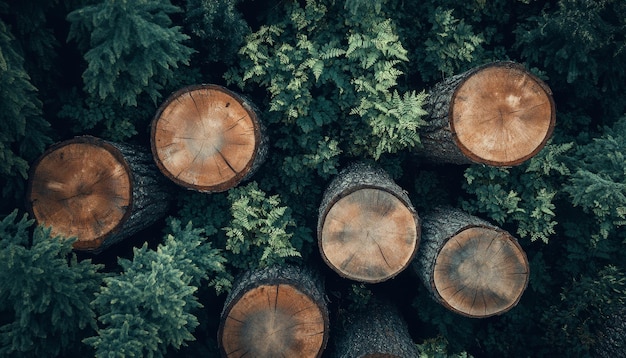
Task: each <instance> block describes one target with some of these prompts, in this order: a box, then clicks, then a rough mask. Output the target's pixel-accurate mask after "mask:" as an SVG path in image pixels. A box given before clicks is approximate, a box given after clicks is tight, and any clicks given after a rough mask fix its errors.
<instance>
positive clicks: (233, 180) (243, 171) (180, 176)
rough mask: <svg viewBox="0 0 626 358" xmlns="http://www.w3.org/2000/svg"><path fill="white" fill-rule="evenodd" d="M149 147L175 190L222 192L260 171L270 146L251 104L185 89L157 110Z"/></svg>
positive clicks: (230, 95) (220, 90)
mask: <svg viewBox="0 0 626 358" xmlns="http://www.w3.org/2000/svg"><path fill="white" fill-rule="evenodd" d="M151 146H152V153H153V156H154V160H155V162H156V164H157V166H158V167H159V169H160V170H161V172H163V174H164V175H165V176H167V177H168V178H169V179H171V180H172V181H173V182H175V183H176V184H178V185H180V186H183V187H185V188H188V189H193V190H197V191H201V192H221V191H225V190H228V189H230V188H232V187H234V186H236V185H237V184H239V183H240V182H241V181H243V180H246V179H248V178H249V177H250V176H251V175H252V174H253V173H254V172H255V171H256V170H257V169H258V168H259V166H260V165H261V164H262V163H263V161H264V160H265V157H266V154H267V149H268V141H267V137H266V135H265V130H264V126H263V124H262V122H261V120H260V118H259V116H258V111H257V110H256V109H255V107H254V106H253V104H252V103H251V102H249V101H247V100H245V99H244V98H243V97H241V96H239V95H238V94H236V93H234V92H231V91H229V90H228V89H226V88H224V87H221V86H217V85H208V84H207V85H194V86H189V87H185V88H183V89H181V90H179V91H177V92H175V93H173V94H172V95H171V96H170V97H169V98H168V99H167V100H166V101H165V102H164V103H163V104H162V105H161V106H160V107H159V109H158V111H157V113H156V115H155V118H154V119H153V121H152V125H151Z"/></svg>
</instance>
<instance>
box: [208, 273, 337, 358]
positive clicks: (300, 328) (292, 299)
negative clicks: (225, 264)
mask: <svg viewBox="0 0 626 358" xmlns="http://www.w3.org/2000/svg"><path fill="white" fill-rule="evenodd" d="M328 325H329V318H328V308H327V306H326V299H325V294H324V283H323V279H322V277H321V276H320V275H319V274H317V273H316V272H313V271H311V270H308V269H305V268H303V267H296V266H289V265H285V266H270V267H266V268H262V269H256V270H251V271H248V272H246V273H244V275H243V276H242V277H240V278H239V279H238V280H237V281H236V282H235V284H234V285H233V289H232V291H231V292H230V293H229V294H228V297H226V301H225V303H224V309H223V311H222V314H221V319H220V326H219V329H218V345H219V348H220V352H221V354H222V356H224V357H237V358H239V357H260V358H263V357H267V358H273V357H311V358H312V357H321V355H322V352H323V351H324V349H325V348H326V343H327V341H328Z"/></svg>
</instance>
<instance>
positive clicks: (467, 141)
mask: <svg viewBox="0 0 626 358" xmlns="http://www.w3.org/2000/svg"><path fill="white" fill-rule="evenodd" d="M449 115H450V127H451V128H450V130H451V132H452V135H453V137H454V139H455V142H456V143H457V146H458V147H459V149H460V150H461V152H462V153H463V154H464V155H465V156H467V157H468V158H470V159H471V160H473V161H475V162H479V163H484V164H488V165H497V166H510V165H517V164H520V163H522V162H524V161H525V160H527V159H529V158H531V157H532V156H534V155H535V154H536V153H537V152H539V151H540V150H541V149H542V148H543V146H544V145H545V143H546V141H547V140H548V138H549V137H550V135H551V134H552V131H553V129H554V125H555V120H556V111H555V106H554V100H553V99H552V93H551V91H550V89H549V88H548V87H547V86H546V85H545V84H544V83H543V82H542V81H541V80H540V79H539V78H537V77H536V76H534V75H532V74H531V73H530V72H528V71H526V70H525V69H524V68H523V67H522V66H520V65H517V64H514V63H511V62H497V63H494V64H490V65H486V66H483V67H482V68H479V69H478V70H476V71H472V72H471V74H469V76H466V77H465V78H464V79H463V80H462V82H461V83H460V84H459V86H458V87H457V88H456V90H455V91H454V94H453V96H452V100H451V105H450V114H449Z"/></svg>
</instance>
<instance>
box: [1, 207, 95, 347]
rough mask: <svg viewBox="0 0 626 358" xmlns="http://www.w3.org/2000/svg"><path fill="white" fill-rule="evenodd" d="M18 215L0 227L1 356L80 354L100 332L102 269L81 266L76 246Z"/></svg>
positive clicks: (11, 215) (70, 241)
mask: <svg viewBox="0 0 626 358" xmlns="http://www.w3.org/2000/svg"><path fill="white" fill-rule="evenodd" d="M17 215H18V212H17V210H15V211H13V212H12V213H11V214H10V215H8V216H7V217H5V218H4V219H3V220H2V221H0V237H1V238H2V240H1V241H0V314H1V317H2V318H0V355H2V356H3V357H55V356H59V355H61V354H66V353H67V352H80V349H77V348H80V347H76V346H75V345H76V342H78V341H80V339H81V338H82V337H84V336H85V335H86V334H88V332H89V331H90V330H91V331H92V330H93V329H95V326H96V321H95V319H96V314H95V312H94V311H93V309H92V308H91V305H90V303H91V300H92V299H93V297H94V294H95V292H96V291H97V290H98V288H99V287H100V284H101V283H102V278H103V275H102V274H101V273H99V272H98V270H99V269H100V268H101V265H94V264H92V263H91V261H90V260H83V261H80V262H78V261H77V258H76V255H74V254H72V242H73V240H68V239H65V238H60V237H53V236H51V235H50V229H46V228H43V227H36V228H35V229H34V230H33V228H32V227H33V223H34V221H33V220H28V218H27V216H26V215H24V216H23V217H22V218H21V219H20V220H17V221H16V218H17Z"/></svg>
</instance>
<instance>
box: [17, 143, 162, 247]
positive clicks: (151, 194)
mask: <svg viewBox="0 0 626 358" xmlns="http://www.w3.org/2000/svg"><path fill="white" fill-rule="evenodd" d="M168 184H169V183H168V182H167V180H165V179H164V178H163V176H162V175H161V173H159V171H158V170H157V168H156V167H155V166H154V162H153V161H152V157H151V156H150V154H149V153H148V152H147V151H144V150H143V148H141V147H136V146H131V145H128V144H120V143H113V142H108V141H105V140H102V139H99V138H95V137H91V136H82V137H76V138H74V139H70V140H67V141H64V142H61V143H57V144H55V145H53V146H52V147H50V148H48V149H47V150H46V151H45V152H44V154H43V155H42V156H41V157H40V158H39V159H38V160H37V161H36V162H35V163H34V164H33V166H32V167H31V173H30V176H29V182H28V189H27V194H26V201H27V203H26V205H27V207H28V209H29V211H30V212H31V214H32V215H33V217H34V218H35V219H36V221H37V223H38V224H40V225H44V226H50V227H51V230H52V234H53V235H60V236H64V237H76V238H77V241H75V242H74V244H73V245H74V246H73V247H74V249H76V250H81V251H90V252H93V253H99V252H100V251H102V250H104V249H106V248H107V247H109V246H111V245H113V244H115V243H117V242H119V241H121V240H123V239H125V238H127V237H129V236H131V235H133V234H135V233H137V232H138V231H140V230H142V229H144V228H146V227H148V226H150V225H152V224H153V223H154V222H156V221H157V220H158V219H160V218H162V217H163V216H165V214H166V213H167V210H168V208H169V201H170V195H169V194H168V192H167V189H168Z"/></svg>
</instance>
